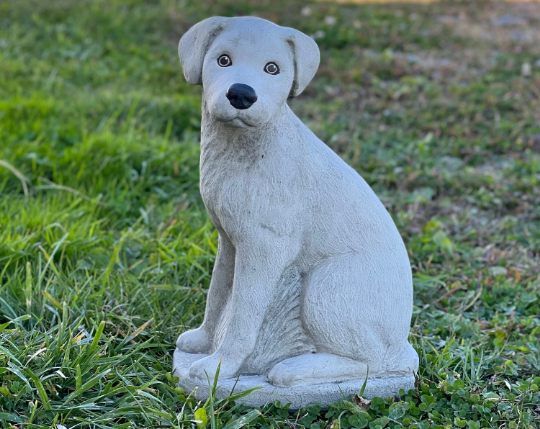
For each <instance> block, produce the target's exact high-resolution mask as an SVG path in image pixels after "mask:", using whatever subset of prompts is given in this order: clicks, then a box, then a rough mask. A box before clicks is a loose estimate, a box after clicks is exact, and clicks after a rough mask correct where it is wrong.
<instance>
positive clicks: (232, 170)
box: [200, 145, 291, 229]
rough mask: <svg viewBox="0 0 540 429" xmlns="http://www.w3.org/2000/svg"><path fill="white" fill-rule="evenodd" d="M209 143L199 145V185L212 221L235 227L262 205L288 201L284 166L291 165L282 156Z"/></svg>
mask: <svg viewBox="0 0 540 429" xmlns="http://www.w3.org/2000/svg"><path fill="white" fill-rule="evenodd" d="M208 146H209V145H203V146H202V148H201V179H200V189H201V196H202V198H203V201H204V204H205V206H206V208H207V209H208V212H209V214H210V216H211V218H212V221H213V222H214V224H216V225H217V226H221V227H223V229H228V228H227V227H228V226H230V227H233V228H237V227H238V226H239V225H238V224H239V223H242V222H244V221H247V218H249V217H251V216H256V215H257V213H260V212H261V211H262V210H263V209H264V207H274V208H277V206H281V205H287V204H288V202H287V195H288V192H287V191H284V188H286V187H287V185H286V184H285V183H284V177H286V176H287V174H285V173H284V170H286V169H289V171H290V170H291V169H290V168H289V167H287V162H284V161H283V157H280V156H279V155H278V154H276V153H269V152H268V151H267V152H266V153H261V152H260V151H259V152H256V151H248V150H246V151H245V152H242V151H241V150H236V151H231V150H230V148H229V150H227V149H221V148H220V147H219V146H218V145H216V146H213V147H212V146H211V147H208ZM280 158H281V160H280Z"/></svg>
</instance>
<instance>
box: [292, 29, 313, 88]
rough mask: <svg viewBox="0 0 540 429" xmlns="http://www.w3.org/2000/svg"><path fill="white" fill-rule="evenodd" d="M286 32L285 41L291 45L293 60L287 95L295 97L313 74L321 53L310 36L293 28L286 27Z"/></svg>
mask: <svg viewBox="0 0 540 429" xmlns="http://www.w3.org/2000/svg"><path fill="white" fill-rule="evenodd" d="M287 33H288V34H287V36H286V41H287V43H288V44H289V45H290V46H291V49H292V52H293V61H294V80H293V84H292V88H291V93H290V94H289V97H296V96H298V95H300V94H301V93H302V91H303V90H304V88H305V87H306V86H307V85H308V83H309V82H310V81H311V79H313V76H315V73H316V72H317V69H318V68H319V61H320V59H321V54H320V52H319V47H318V46H317V43H315V41H314V40H313V39H312V38H311V37H309V36H306V35H305V34H304V33H302V32H300V31H298V30H295V29H293V28H287Z"/></svg>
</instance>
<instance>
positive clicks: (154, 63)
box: [0, 0, 540, 429]
mask: <svg viewBox="0 0 540 429" xmlns="http://www.w3.org/2000/svg"><path fill="white" fill-rule="evenodd" d="M306 4H307V3H305V2H302V1H300V0H292V1H284V0H275V1H268V0H259V1H255V0H244V1H234V0H212V1H210V0H205V1H196V0H161V1H159V0H155V1H150V0H147V1H142V0H122V1H120V0H78V1H74V0H47V1H46V0H0V427H2V428H59V429H65V428H79V427H80V428H128V427H130V428H163V427H187V428H189V427H197V426H198V427H199V429H202V428H203V427H204V426H205V424H207V425H208V426H209V427H211V428H212V429H217V428H222V427H225V426H226V427H227V429H239V428H240V427H242V426H245V425H249V426H254V427H259V428H264V429H266V428H268V429H270V428H276V427H288V428H292V429H295V428H303V427H309V428H313V429H323V428H329V429H340V428H343V429H348V428H352V427H354V428H364V427H369V428H373V429H374V428H383V427H389V428H394V429H395V428H401V427H411V428H422V429H425V428H454V427H464V428H470V429H479V428H537V427H540V391H539V389H540V298H539V291H540V32H539V31H538V28H540V4H539V3H526V4H517V3H501V2H499V3H493V2H488V1H476V2H449V3H432V4H408V3H399V4H394V5H388V4H376V5H374V4H364V2H362V1H360V2H359V1H355V2H352V3H346V2H339V3H325V2H316V3H310V4H309V5H308V7H306ZM245 14H252V15H257V16H261V17H264V18H268V19H270V20H272V21H274V22H277V23H279V24H281V25H286V26H292V27H295V28H298V29H299V30H301V31H303V32H305V33H307V34H310V35H313V37H314V38H316V40H317V42H318V44H319V46H320V48H321V56H322V62H321V67H320V69H319V72H318V73H317V76H316V77H315V79H314V81H313V82H312V84H311V85H310V86H309V87H308V88H307V90H306V91H305V93H304V94H302V96H300V97H299V98H298V99H295V100H292V101H291V103H290V104H291V106H292V108H293V110H294V111H295V112H296V113H297V114H298V115H299V116H300V117H301V118H302V119H303V121H304V122H305V123H306V124H308V126H310V128H311V129H312V130H313V131H314V132H315V133H316V134H317V135H318V136H319V137H320V138H321V139H323V140H324V141H325V142H326V143H328V144H329V145H330V146H331V148H332V149H333V150H334V151H336V152H337V153H338V154H339V155H340V156H341V157H342V158H343V159H344V160H346V161H347V162H348V163H349V164H350V165H352V166H353V167H354V168H355V169H357V170H358V171H359V172H360V174H361V175H362V176H363V177H364V178H365V179H366V180H367V181H368V182H369V183H370V184H371V185H372V187H373V188H374V189H375V191H376V192H377V194H378V195H379V197H380V198H381V200H382V201H383V202H384V204H385V205H386V207H387V208H388V210H389V211H390V213H391V214H392V216H393V217H394V220H395V222H396V224H397V225H398V228H399V230H400V232H401V234H402V236H403V239H404V240H405V243H406V245H407V248H408V251H409V255H410V259H411V263H412V266H413V273H414V284H415V300H414V315H413V322H412V327H411V342H412V344H413V345H414V347H415V348H416V349H417V351H418V353H419V355H420V371H419V374H418V383H417V389H416V390H415V391H410V392H401V394H400V395H399V396H396V397H394V398H375V399H373V400H372V401H371V403H368V405H367V406H365V407H361V406H359V405H357V403H356V402H355V401H354V398H344V400H343V401H340V402H339V403H337V404H335V405H332V406H331V407H330V408H329V409H328V410H321V409H320V407H319V406H317V405H314V406H311V407H308V408H307V409H305V410H301V411H298V412H294V413H288V412H287V411H286V404H269V405H268V406H266V407H264V408H262V409H260V410H251V409H249V408H247V407H244V406H241V405H234V404H233V403H232V402H231V401H229V400H225V401H221V402H218V403H206V404H205V403H200V402H197V401H196V400H194V399H193V398H192V397H190V393H191V392H183V391H182V390H181V389H179V388H175V385H174V379H173V378H172V377H171V374H170V371H171V366H172V352H173V350H174V347H175V341H176V338H177V337H178V335H179V334H180V333H181V332H183V331H184V330H186V329H190V328H193V327H196V326H198V325H199V324H200V322H201V321H202V317H203V311H204V302H205V293H206V290H207V287H208V284H209V280H210V273H211V269H212V266H213V262H214V258H215V254H216V246H217V233H216V231H215V230H214V229H213V227H212V225H211V223H210V221H209V219H208V216H207V214H206V212H205V210H204V207H203V205H202V202H201V199H200V195H199V190H198V176H199V172H198V171H199V170H198V156H199V146H198V139H199V131H200V104H201V99H200V98H201V97H200V94H201V90H200V87H192V86H189V85H188V84H187V83H186V82H185V81H184V78H183V75H182V72H181V68H180V65H179V62H178V58H177V54H176V46H177V43H178V40H179V38H180V36H181V35H182V34H183V33H184V32H185V31H186V30H187V29H188V28H189V27H190V26H191V25H193V24H194V23H196V22H198V21H199V20H201V19H203V18H206V17H208V16H212V15H225V16H234V15H245ZM357 402H358V401H357ZM195 420H196V421H197V422H195ZM205 420H207V421H205Z"/></svg>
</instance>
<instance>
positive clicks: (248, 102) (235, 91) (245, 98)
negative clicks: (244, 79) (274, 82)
mask: <svg viewBox="0 0 540 429" xmlns="http://www.w3.org/2000/svg"><path fill="white" fill-rule="evenodd" d="M225 96H226V97H227V98H228V99H229V102H230V103H231V105H232V106H233V107H234V108H236V109H239V110H244V109H249V108H250V107H251V106H252V105H253V103H255V102H256V101H257V93H256V92H255V90H254V89H253V88H252V87H251V86H249V85H244V84H243V83H234V84H232V85H231V86H230V87H229V89H228V90H227V92H226V93H225Z"/></svg>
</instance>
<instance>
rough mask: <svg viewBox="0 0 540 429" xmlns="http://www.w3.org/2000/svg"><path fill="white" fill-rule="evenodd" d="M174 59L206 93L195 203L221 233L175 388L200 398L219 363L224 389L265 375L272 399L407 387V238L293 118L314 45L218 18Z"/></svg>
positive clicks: (414, 360) (180, 352) (184, 338)
mask: <svg viewBox="0 0 540 429" xmlns="http://www.w3.org/2000/svg"><path fill="white" fill-rule="evenodd" d="M178 51H179V56H180V61H181V64H182V66H183V70H184V75H185V78H186V79H187V81H188V82H189V83H191V84H194V85H201V84H202V86H203V104H202V135H201V165H200V168H201V180H200V189H201V194H202V198H203V201H204V203H205V205H206V208H207V210H208V213H209V215H210V217H211V219H212V222H213V224H214V226H215V227H216V228H217V230H218V232H219V243H218V253H217V258H216V262H215V267H214V271H213V275H212V280H211V284H210V289H209V291H208V296H207V303H206V312H205V317H204V321H203V323H202V325H201V326H200V327H199V328H198V329H194V330H191V331H187V332H185V333H183V334H182V335H180V337H179V338H178V341H177V354H176V355H175V369H176V371H177V374H179V375H180V384H181V385H186V386H188V387H193V386H195V385H199V386H200V385H201V384H206V383H207V375H208V376H209V377H210V378H212V377H213V375H214V374H215V372H216V369H217V367H218V364H219V363H220V361H221V370H220V375H219V377H220V380H226V379H234V378H235V377H237V376H239V375H241V374H243V375H246V376H249V375H251V376H253V375H257V376H259V380H262V381H263V382H264V383H267V384H268V385H270V386H273V387H275V388H279V387H287V388H293V387H295V386H310V385H311V387H313V385H315V384H317V385H324V384H325V383H326V384H328V383H330V384H332V385H333V386H335V385H336V383H337V382H343V381H346V380H351V379H359V380H361V381H362V382H363V381H364V379H365V378H366V375H367V374H368V372H369V377H370V379H372V378H374V379H376V378H381V377H382V378H385V377H386V378H388V377H402V378H403V377H405V378H403V379H404V380H405V379H406V380H407V382H406V383H405V384H403V383H402V385H403V387H406V386H409V387H412V386H411V380H413V371H416V370H417V368H418V356H417V354H416V352H415V351H414V349H413V348H412V347H411V345H410V344H409V342H408V334H409V326H410V322H411V312H412V294H413V289H412V276H411V269H410V264H409V259H408V256H407V251H406V249H405V246H404V244H403V241H402V239H401V236H400V235H399V233H398V231H397V229H396V227H395V225H394V223H393V221H392V218H391V216H390V215H389V214H388V212H387V211H386V209H385V207H384V206H383V204H382V203H381V202H380V201H379V199H378V198H377V196H376V195H375V193H374V192H373V191H372V190H371V188H370V187H369V185H368V184H367V183H366V182H365V181H364V180H363V179H362V178H361V177H360V176H359V175H358V174H357V173H356V171H354V170H353V169H352V168H350V167H349V166H348V165H347V164H346V163H345V162H344V161H343V160H342V159H341V158H339V157H338V156H337V155H336V154H335V153H334V152H333V151H332V150H331V149H329V148H328V147H327V146H326V145H325V144H324V143H323V142H321V141H320V140H319V139H318V138H317V137H316V136H315V135H314V134H313V133H312V132H311V131H310V130H309V129H308V128H307V127H306V126H305V125H304V124H303V123H302V122H301V121H300V120H299V119H298V118H297V117H296V116H295V115H294V113H293V112H292V111H291V110H290V108H289V107H288V105H287V99H288V98H289V97H296V96H298V95H299V94H300V93H301V92H302V91H303V90H304V88H305V87H306V85H307V84H308V83H309V82H310V80H311V79H312V78H313V76H314V75H315V72H316V70H317V68H318V65H319V49H318V47H317V44H316V43H315V42H314V41H313V40H312V39H311V38H309V37H308V36H306V35H305V34H303V33H301V32H299V31H297V30H294V29H291V28H285V27H280V26H278V25H276V24H273V23H271V22H269V21H266V20H263V19H259V18H254V17H239V18H223V17H213V18H209V19H206V20H204V21H202V22H200V23H198V24H196V25H195V26H193V27H192V28H191V29H190V30H189V31H188V32H187V33H186V34H185V35H184V36H183V37H182V39H181V40H180V45H179V50H178ZM400 387H402V386H400V385H399V383H398V384H397V385H394V390H396V389H397V390H399V388H400ZM375 394H377V392H375ZM319 399H320V398H319ZM338 399H339V398H338ZM323 400H324V398H323ZM300 402H301V401H300ZM302 404H303V402H302V403H301V404H300V405H299V406H301V405H302Z"/></svg>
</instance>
